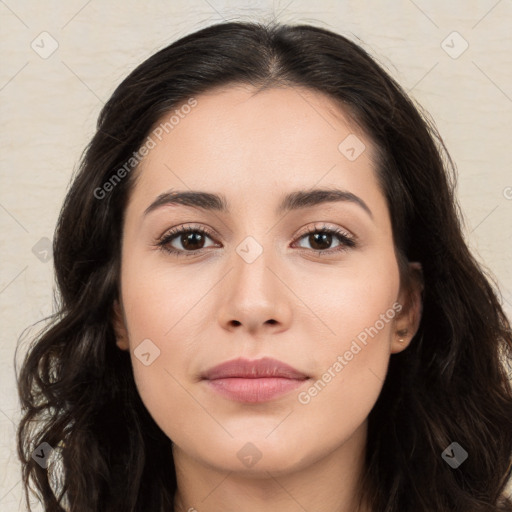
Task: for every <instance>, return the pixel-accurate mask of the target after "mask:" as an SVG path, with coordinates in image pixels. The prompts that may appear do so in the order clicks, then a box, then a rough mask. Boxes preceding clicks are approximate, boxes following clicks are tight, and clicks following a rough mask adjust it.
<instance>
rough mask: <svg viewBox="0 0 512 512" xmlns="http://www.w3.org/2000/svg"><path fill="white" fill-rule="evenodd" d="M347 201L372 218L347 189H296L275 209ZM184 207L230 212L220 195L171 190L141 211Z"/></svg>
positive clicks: (368, 210)
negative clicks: (163, 207) (175, 206)
mask: <svg viewBox="0 0 512 512" xmlns="http://www.w3.org/2000/svg"><path fill="white" fill-rule="evenodd" d="M345 201H346V202H350V203H354V204H357V205H358V206H360V207H361V208H362V209H363V210H364V211H365V212H366V213H367V214H368V215H369V216H370V217H371V218H372V219H373V214H372V211H371V210H370V208H369V207H368V205H367V204H366V203H365V202H364V201H363V200H362V199H361V198H360V197H358V196H356V195H355V194H353V193H352V192H348V191H347V190H339V189H313V190H297V191H295V192H291V193H289V194H287V195H286V196H285V197H284V198H283V200H282V201H281V203H280V204H279V206H278V207H277V209H276V214H278V215H280V214H283V213H285V212H288V211H292V210H300V209H304V208H312V207H314V206H318V205H320V204H323V203H332V202H345ZM178 204H180V205H184V206H191V207H193V208H200V209H202V210H206V211H217V212H221V213H228V212H229V203H228V201H227V199H226V197H225V196H224V195H222V194H212V193H210V192H200V191H194V190H192V191H172V190H169V191H167V192H164V193H163V194H160V195H159V196H158V197H157V198H156V199H155V200H154V201H153V202H152V203H151V204H150V205H149V206H148V207H147V208H146V210H145V211H144V215H148V214H149V213H150V212H152V211H154V210H156V209H157V208H160V207H162V206H170V205H178Z"/></svg>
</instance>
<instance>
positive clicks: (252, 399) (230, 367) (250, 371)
mask: <svg viewBox="0 0 512 512" xmlns="http://www.w3.org/2000/svg"><path fill="white" fill-rule="evenodd" d="M201 377H202V379H203V380H204V381H205V382H206V384H207V385H208V386H209V388H210V389H211V390H213V391H214V392H216V393H219V394H220V395H222V396H224V397H225V398H228V399H230V400H234V401H237V402H245V403H260V402H267V401H269V400H272V399H275V398H277V397H280V396H282V395H284V394H286V393H289V392H290V391H292V390H294V389H297V388H298V387H300V386H302V385H303V384H304V383H305V382H306V381H307V380H309V376H307V375H306V374H304V373H302V372H300V371H299V370H296V369H295V368H293V367H291V366H290V365H288V364H286V363H283V362H282V361H278V360H277V359H272V358H268V357H264V358H262V359H257V360H253V361H250V360H248V359H243V358H238V359H233V360H231V361H226V362H224V363H221V364H220V365H217V366H215V367H213V368H210V369H209V370H207V371H206V372H204V374H203V375H202V376H201Z"/></svg>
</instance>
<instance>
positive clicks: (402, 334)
mask: <svg viewBox="0 0 512 512" xmlns="http://www.w3.org/2000/svg"><path fill="white" fill-rule="evenodd" d="M423 289H424V281H423V271H422V267H421V264H420V263H419V262H410V263H409V273H408V277H407V280H406V282H405V283H404V285H403V288H402V289H401V290H400V296H399V303H400V304H402V310H401V311H400V314H399V316H398V317H397V318H396V321H395V332H394V333H393V339H392V341H391V353H393V354H394V353H397V352H401V351H402V350H405V349H406V348H407V347H408V346H409V344H410V343H411V341H412V338H413V337H414V335H415V334H416V332H417V331H418V328H419V325H420V321H421V315H422V310H423V298H422V297H423Z"/></svg>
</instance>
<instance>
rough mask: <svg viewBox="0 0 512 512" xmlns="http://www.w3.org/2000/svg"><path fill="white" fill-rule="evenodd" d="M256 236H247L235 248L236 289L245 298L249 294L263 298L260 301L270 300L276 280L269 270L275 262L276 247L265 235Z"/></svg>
mask: <svg viewBox="0 0 512 512" xmlns="http://www.w3.org/2000/svg"><path fill="white" fill-rule="evenodd" d="M256 236H257V237H258V238H256ZM256 236H253V235H248V236H246V237H245V238H244V239H243V240H242V241H241V242H240V243H239V244H238V245H237V247H236V248H235V252H234V254H233V257H232V263H233V266H234V275H233V279H234V280H235V282H236V287H235V289H236V290H237V291H240V292H241V293H242V294H243V296H244V295H245V294H247V293H249V294H250V296H252V297H256V296H258V297H259V296H261V297H260V300H262V299H263V298H265V300H268V299H269V295H271V294H272V288H273V284H272V278H274V279H275V276H273V274H272V272H271V271H270V269H269V268H268V267H270V268H271V267H272V262H273V261H275V255H274V254H273V253H272V251H273V250H274V247H273V244H272V242H271V237H270V236H267V237H265V239H263V238H264V237H263V235H256ZM240 298H242V297H240Z"/></svg>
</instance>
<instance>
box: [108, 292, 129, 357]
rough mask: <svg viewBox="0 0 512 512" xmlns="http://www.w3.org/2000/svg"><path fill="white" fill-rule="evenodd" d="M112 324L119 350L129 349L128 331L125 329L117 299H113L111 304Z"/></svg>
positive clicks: (122, 313) (122, 314)
mask: <svg viewBox="0 0 512 512" xmlns="http://www.w3.org/2000/svg"><path fill="white" fill-rule="evenodd" d="M112 326H113V327H114V332H115V333H116V345H117V346H118V347H119V348H120V349H121V350H129V349H130V344H129V343H128V331H127V329H126V322H125V319H124V312H123V310H122V307H121V305H120V304H119V301H118V300H117V299H116V300H114V303H113V305H112Z"/></svg>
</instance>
